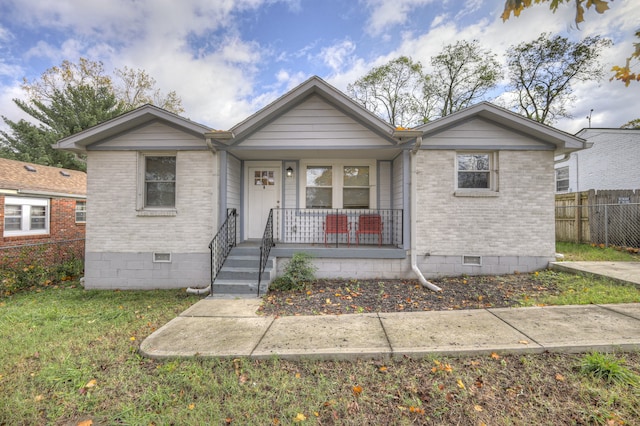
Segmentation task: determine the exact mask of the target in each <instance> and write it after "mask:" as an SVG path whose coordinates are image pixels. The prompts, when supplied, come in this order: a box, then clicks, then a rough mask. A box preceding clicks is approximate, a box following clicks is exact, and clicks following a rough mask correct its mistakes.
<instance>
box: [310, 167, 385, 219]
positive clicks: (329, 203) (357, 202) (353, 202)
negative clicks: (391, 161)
mask: <svg viewBox="0 0 640 426" xmlns="http://www.w3.org/2000/svg"><path fill="white" fill-rule="evenodd" d="M358 163H364V162H363V161H362V160H358V161H353V162H349V163H347V162H345V163H336V162H329V161H327V162H326V163H325V164H323V165H320V164H317V165H316V164H313V165H312V164H309V165H306V166H305V165H303V169H302V170H305V177H304V179H306V180H305V194H306V195H305V202H306V204H305V207H306V208H308V209H310V208H343V209H368V208H371V207H372V203H373V200H372V199H371V196H372V191H371V187H372V186H374V185H375V181H374V176H375V172H374V170H375V166H374V165H373V164H371V162H367V164H358Z"/></svg>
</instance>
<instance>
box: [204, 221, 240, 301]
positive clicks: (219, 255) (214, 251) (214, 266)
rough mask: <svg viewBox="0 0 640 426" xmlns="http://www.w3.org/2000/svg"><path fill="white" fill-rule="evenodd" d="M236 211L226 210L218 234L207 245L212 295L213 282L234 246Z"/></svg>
mask: <svg viewBox="0 0 640 426" xmlns="http://www.w3.org/2000/svg"><path fill="white" fill-rule="evenodd" d="M236 216H237V215H236V209H227V218H226V219H225V221H224V223H223V224H222V226H221V227H220V229H219V230H218V233H217V234H216V236H215V237H213V239H212V240H211V242H210V243H209V250H210V251H211V293H210V294H213V282H214V281H215V280H216V277H217V276H218V273H219V272H220V269H221V268H222V265H223V264H224V261H225V260H226V259H227V257H228V256H229V252H231V249H232V248H233V247H235V245H236Z"/></svg>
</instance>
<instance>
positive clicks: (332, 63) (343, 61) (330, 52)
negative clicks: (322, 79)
mask: <svg viewBox="0 0 640 426" xmlns="http://www.w3.org/2000/svg"><path fill="white" fill-rule="evenodd" d="M355 50H356V45H355V43H354V42H352V41H351V40H342V41H340V42H338V43H336V44H334V45H332V46H327V47H323V48H322V50H321V51H320V57H321V58H322V61H323V62H324V63H325V64H326V65H328V66H329V68H331V70H332V71H333V72H334V73H337V72H339V71H340V70H342V68H343V67H344V66H345V65H347V64H349V63H350V62H351V60H352V55H353V52H355Z"/></svg>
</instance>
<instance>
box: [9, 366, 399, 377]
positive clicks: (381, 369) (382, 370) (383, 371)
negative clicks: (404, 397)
mask: <svg viewBox="0 0 640 426" xmlns="http://www.w3.org/2000/svg"><path fill="white" fill-rule="evenodd" d="M378 371H380V372H381V373H386V372H387V367H385V366H384V365H383V366H381V367H380V368H379V369H378ZM0 378H2V377H1V376H0Z"/></svg>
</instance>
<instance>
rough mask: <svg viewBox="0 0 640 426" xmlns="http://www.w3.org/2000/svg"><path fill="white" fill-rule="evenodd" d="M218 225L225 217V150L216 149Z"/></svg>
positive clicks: (220, 224)
mask: <svg viewBox="0 0 640 426" xmlns="http://www.w3.org/2000/svg"><path fill="white" fill-rule="evenodd" d="M217 154H218V174H219V176H218V226H217V227H216V229H217V228H219V227H220V226H222V224H223V223H224V221H225V220H226V219H227V152H226V151H218V152H217Z"/></svg>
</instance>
